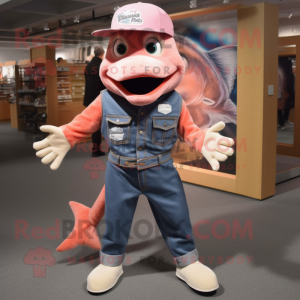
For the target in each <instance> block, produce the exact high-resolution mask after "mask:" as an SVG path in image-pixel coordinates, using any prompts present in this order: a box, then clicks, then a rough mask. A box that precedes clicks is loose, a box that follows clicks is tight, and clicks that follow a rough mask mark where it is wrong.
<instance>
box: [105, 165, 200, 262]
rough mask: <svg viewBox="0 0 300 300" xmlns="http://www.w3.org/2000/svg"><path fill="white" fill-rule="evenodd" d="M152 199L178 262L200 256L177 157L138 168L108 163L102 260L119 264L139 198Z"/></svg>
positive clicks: (161, 228)
mask: <svg viewBox="0 0 300 300" xmlns="http://www.w3.org/2000/svg"><path fill="white" fill-rule="evenodd" d="M141 194H144V195H145V196H146V197H147V198H148V201H149V204H150V207H151V209H152V212H153V215H154V217H155V220H156V222H157V225H158V227H159V229H160V231H161V234H162V236H163V238H164V240H165V242H166V243H167V245H168V247H169V249H170V251H171V253H172V255H173V257H174V258H175V262H176V263H177V264H178V265H179V266H186V265H189V264H190V263H192V262H194V261H196V260H197V259H198V254H197V250H196V249H195V242H194V239H193V236H192V226H191V222H190V217H189V211H188V206H187V203H186V198H185V193H184V189H183V185H182V182H181V179H180V177H179V175H178V172H177V170H176V168H175V167H174V166H173V160H172V159H170V160H168V161H167V162H166V163H164V164H162V165H159V166H156V167H153V168H148V169H145V170H137V169H136V168H125V167H119V166H117V165H114V164H113V163H111V162H110V161H108V162H107V168H106V175H105V220H106V230H105V234H104V236H103V247H102V250H101V252H100V261H101V262H102V263H103V264H105V265H110V266H116V265H119V264H120V263H122V261H123V259H124V255H125V249H126V246H127V242H128V238H129V233H130V228H131V224H132V219H133V216H134V212H135V209H136V205H137V201H138V198H139V196H140V195H141Z"/></svg>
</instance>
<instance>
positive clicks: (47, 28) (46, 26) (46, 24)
mask: <svg viewBox="0 0 300 300" xmlns="http://www.w3.org/2000/svg"><path fill="white" fill-rule="evenodd" d="M43 25H44V30H45V31H47V30H49V27H48V23H44V24H43Z"/></svg>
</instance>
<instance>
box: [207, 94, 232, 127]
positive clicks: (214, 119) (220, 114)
mask: <svg viewBox="0 0 300 300" xmlns="http://www.w3.org/2000/svg"><path fill="white" fill-rule="evenodd" d="M208 116H209V125H208V127H211V126H212V125H214V124H216V123H218V122H220V121H222V122H224V123H234V124H236V116H237V110H236V105H235V104H234V103H233V102H232V101H231V99H227V100H226V101H225V102H224V105H223V107H218V108H217V109H216V110H215V111H209V112H208Z"/></svg>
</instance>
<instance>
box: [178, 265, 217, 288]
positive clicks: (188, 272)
mask: <svg viewBox="0 0 300 300" xmlns="http://www.w3.org/2000/svg"><path fill="white" fill-rule="evenodd" d="M176 276H177V277H178V278H180V279H181V280H183V281H185V282H186V283H187V284H188V285H189V286H190V287H191V288H192V289H194V290H196V291H199V292H206V293H207V292H212V291H215V290H216V289H218V288H219V283H218V279H217V276H216V274H215V273H214V272H213V271H212V270H211V269H210V268H208V267H206V266H205V265H203V264H202V263H200V262H199V261H198V260H197V261H195V262H194V263H192V264H190V265H188V266H186V267H182V268H181V267H177V269H176Z"/></svg>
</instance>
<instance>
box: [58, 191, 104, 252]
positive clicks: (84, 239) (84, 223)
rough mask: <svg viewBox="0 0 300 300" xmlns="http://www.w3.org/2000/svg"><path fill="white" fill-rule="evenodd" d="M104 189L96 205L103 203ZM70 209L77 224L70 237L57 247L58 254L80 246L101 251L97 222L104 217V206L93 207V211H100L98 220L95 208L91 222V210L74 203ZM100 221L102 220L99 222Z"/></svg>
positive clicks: (71, 202) (71, 203)
mask: <svg viewBox="0 0 300 300" xmlns="http://www.w3.org/2000/svg"><path fill="white" fill-rule="evenodd" d="M102 192H103V189H102V191H101V193H100V195H99V197H98V198H97V200H96V202H95V204H96V203H97V202H98V200H99V198H100V200H99V202H101V203H102V202H103V201H104V200H103V193H102ZM69 204H70V207H71V209H72V211H73V214H74V217H75V224H74V228H73V230H72V232H71V233H70V235H69V236H68V237H67V238H66V239H65V240H64V241H63V242H62V243H61V244H60V245H59V246H58V247H57V249H56V250H57V251H58V252H62V251H67V250H71V249H74V248H76V247H77V246H79V245H84V246H88V247H90V248H93V249H96V250H100V249H101V244H100V240H99V236H98V233H97V227H96V226H97V225H98V223H99V222H98V223H97V225H96V226H95V225H94V224H95V221H96V220H98V219H99V216H101V215H102V216H103V214H102V209H103V208H104V205H98V204H97V205H96V206H95V204H94V205H93V207H92V209H93V208H94V207H96V208H100V211H98V214H97V216H98V218H97V217H96V210H95V208H94V210H93V213H92V214H91V215H92V216H93V218H92V220H90V212H91V211H92V209H91V208H89V207H87V206H85V205H83V204H80V203H77V202H74V201H70V203H69ZM99 221H100V220H99Z"/></svg>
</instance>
